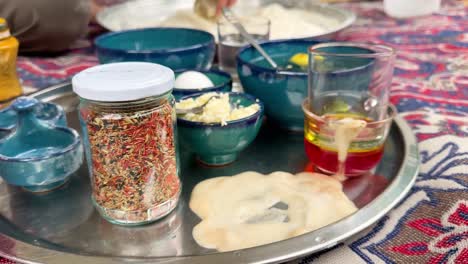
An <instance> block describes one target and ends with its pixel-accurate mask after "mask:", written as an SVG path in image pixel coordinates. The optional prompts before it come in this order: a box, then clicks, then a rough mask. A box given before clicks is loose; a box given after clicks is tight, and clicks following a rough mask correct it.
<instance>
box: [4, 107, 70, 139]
mask: <svg viewBox="0 0 468 264" xmlns="http://www.w3.org/2000/svg"><path fill="white" fill-rule="evenodd" d="M33 111H34V114H35V116H36V118H37V119H38V120H39V121H43V122H46V123H49V124H51V125H56V126H63V127H66V126H67V118H66V115H65V111H64V110H63V108H62V107H61V106H60V105H57V104H53V103H42V102H39V103H38V104H37V105H36V106H35V107H34V109H33ZM17 119H18V115H17V114H16V111H15V110H14V109H13V108H12V107H7V108H4V109H2V110H0V139H2V138H3V137H5V136H6V135H8V134H9V133H11V132H12V130H13V128H15V126H16V123H17Z"/></svg>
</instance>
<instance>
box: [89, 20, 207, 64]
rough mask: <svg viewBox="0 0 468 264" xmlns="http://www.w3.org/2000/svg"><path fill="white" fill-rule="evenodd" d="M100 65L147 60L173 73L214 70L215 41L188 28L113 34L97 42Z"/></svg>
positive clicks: (202, 32) (160, 28)
mask: <svg viewBox="0 0 468 264" xmlns="http://www.w3.org/2000/svg"><path fill="white" fill-rule="evenodd" d="M94 44H95V46H96V52H97V56H98V58H99V62H100V63H110V62H124V61H145V62H153V63H158V64H162V65H164V66H167V67H169V68H171V69H172V70H174V71H176V70H181V69H199V70H207V69H209V68H210V67H211V63H212V61H213V58H214V55H215V47H216V44H215V40H214V37H213V35H211V34H210V33H208V32H206V31H202V30H196V29H188V28H164V27H159V28H145V29H136V30H126V31H120V32H111V33H107V34H104V35H102V36H99V37H98V38H96V40H95V41H94Z"/></svg>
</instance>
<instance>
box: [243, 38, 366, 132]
mask: <svg viewBox="0 0 468 264" xmlns="http://www.w3.org/2000/svg"><path fill="white" fill-rule="evenodd" d="M317 43H318V42H317V41H311V40H279V41H267V42H264V43H262V44H261V45H262V47H263V48H264V49H265V50H266V52H267V53H268V54H269V55H270V56H271V57H272V58H273V59H274V60H275V62H277V63H278V65H286V64H287V62H288V60H289V59H290V58H291V57H292V56H293V55H294V54H296V53H307V52H308V49H309V47H310V46H312V45H314V44H317ZM355 49H357V50H360V51H361V52H362V51H363V50H364V49H362V48H355ZM366 51H367V50H366ZM350 66H351V65H350ZM237 71H238V74H239V79H240V81H241V83H242V87H243V88H244V90H245V92H247V93H250V94H252V95H254V96H256V97H258V98H259V99H260V100H262V102H263V103H264V104H265V114H266V115H267V116H268V118H269V119H268V120H271V121H273V122H274V123H276V124H278V125H279V126H280V127H282V128H285V129H287V130H293V131H302V130H303V129H304V113H303V112H302V102H303V101H304V99H305V98H306V97H307V87H308V85H307V82H308V75H307V72H298V71H276V70H274V69H273V68H271V66H270V65H269V64H268V62H267V61H266V60H265V59H264V58H263V56H261V55H260V53H259V52H257V51H256V50H255V49H254V48H253V47H252V46H247V47H245V48H243V49H241V50H240V51H239V54H238V56H237ZM370 72H371V63H369V61H365V62H362V63H357V64H356V65H352V68H350V69H348V70H346V71H343V70H342V71H339V72H336V73H332V74H330V75H329V77H330V78H336V80H337V81H336V82H335V85H336V86H337V87H339V86H340V85H347V86H349V85H354V84H349V83H348V80H349V74H353V76H356V78H357V79H362V80H363V82H365V81H367V82H368V81H369V77H370ZM327 78H328V77H327ZM356 85H358V84H356ZM359 85H360V84H359Z"/></svg>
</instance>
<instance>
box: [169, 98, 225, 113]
mask: <svg viewBox="0 0 468 264" xmlns="http://www.w3.org/2000/svg"><path fill="white" fill-rule="evenodd" d="M213 98H220V96H219V95H214V96H212V97H210V99H208V100H206V102H204V103H203V104H201V105H199V106H195V107H192V108H187V109H177V108H176V114H178V115H186V114H189V113H193V114H199V113H201V112H203V107H205V105H207V104H208V102H210V101H211V99H213Z"/></svg>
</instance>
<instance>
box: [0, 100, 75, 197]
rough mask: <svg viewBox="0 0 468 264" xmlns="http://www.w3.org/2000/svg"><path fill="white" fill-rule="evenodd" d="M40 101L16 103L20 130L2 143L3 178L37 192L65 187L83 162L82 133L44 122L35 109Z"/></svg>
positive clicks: (0, 155)
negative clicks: (37, 115)
mask: <svg viewBox="0 0 468 264" xmlns="http://www.w3.org/2000/svg"><path fill="white" fill-rule="evenodd" d="M37 104H38V101H37V100H36V99H33V98H27V97H20V98H19V99H17V100H16V101H15V102H14V103H13V106H12V107H13V109H14V110H15V111H16V112H17V114H18V123H17V126H16V129H15V130H14V131H13V132H12V133H11V134H9V135H8V136H7V137H5V138H3V139H2V140H0V176H1V177H2V178H3V179H4V180H5V181H6V182H7V183H9V184H12V185H16V186H22V187H23V188H25V189H27V190H29V191H33V192H43V191H49V190H52V189H54V188H57V187H59V186H61V185H62V184H64V183H65V182H66V181H67V179H68V177H69V176H70V175H71V174H72V173H73V172H75V171H76V170H77V169H78V168H79V167H80V166H81V163H82V161H83V148H82V146H81V140H80V137H79V135H78V133H77V132H76V131H74V130H72V129H70V128H66V127H59V126H52V125H49V124H47V123H44V122H41V121H39V120H38V119H37V117H36V115H35V114H34V111H33V108H34V106H36V105H37Z"/></svg>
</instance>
